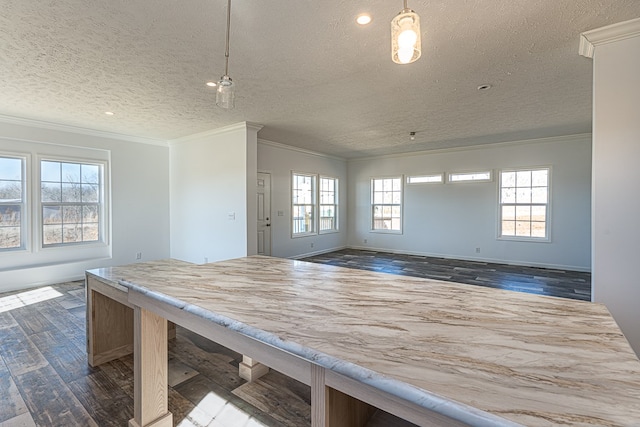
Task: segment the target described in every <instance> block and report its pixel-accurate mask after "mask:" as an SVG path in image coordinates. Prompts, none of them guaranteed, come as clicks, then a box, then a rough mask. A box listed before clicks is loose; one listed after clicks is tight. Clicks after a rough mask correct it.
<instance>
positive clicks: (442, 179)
mask: <svg viewBox="0 0 640 427" xmlns="http://www.w3.org/2000/svg"><path fill="white" fill-rule="evenodd" d="M444 175H445V174H444V172H439V173H431V174H421V175H407V176H405V184H407V185H429V184H444V182H445V177H444ZM411 178H416V179H417V180H416V181H415V182H411ZM420 178H426V181H419V179H420ZM430 178H440V180H438V181H430V180H429V179H430Z"/></svg>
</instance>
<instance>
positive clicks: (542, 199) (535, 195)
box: [499, 168, 550, 240]
mask: <svg viewBox="0 0 640 427" xmlns="http://www.w3.org/2000/svg"><path fill="white" fill-rule="evenodd" d="M549 175H550V174H549V168H539V169H526V170H504V171H501V172H500V230H499V236H500V237H504V238H515V239H525V240H548V239H549Z"/></svg>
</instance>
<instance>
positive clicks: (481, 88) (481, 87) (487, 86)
mask: <svg viewBox="0 0 640 427" xmlns="http://www.w3.org/2000/svg"><path fill="white" fill-rule="evenodd" d="M491 87H492V86H491V85H490V84H483V85H480V86H478V90H489V89H491Z"/></svg>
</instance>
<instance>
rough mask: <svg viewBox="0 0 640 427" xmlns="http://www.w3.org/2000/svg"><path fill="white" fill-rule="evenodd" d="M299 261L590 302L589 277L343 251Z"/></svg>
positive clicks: (561, 272)
mask: <svg viewBox="0 0 640 427" xmlns="http://www.w3.org/2000/svg"><path fill="white" fill-rule="evenodd" d="M302 261H310V262H317V263H322V264H330V265H337V266H340V267H348V268H358V269H362V270H371V271H377V272H383V273H391V274H401V275H406V276H415V277H423V278H427V279H436V280H446V281H449V282H458V283H465V284H469V285H479V286H488V287H491V288H499V289H507V290H511V291H518V292H527V293H531V294H539V295H549V296H554V297H562V298H572V299H577V300H583V301H591V273H585V272H577V271H566V270H553V269H546V268H536V267H521V266H515V265H506V264H491V263H486V262H478V261H462V260H454V259H446V258H434V257H426V256H419V255H403V254H392V253H387V252H375V251H364V250H357V249H344V250H340V251H335V252H329V253H326V254H321V255H315V256H311V257H307V258H303V259H302Z"/></svg>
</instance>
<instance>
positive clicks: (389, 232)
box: [369, 230, 402, 234]
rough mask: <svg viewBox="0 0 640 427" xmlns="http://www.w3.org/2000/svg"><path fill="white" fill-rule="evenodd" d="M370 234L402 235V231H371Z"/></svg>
mask: <svg viewBox="0 0 640 427" xmlns="http://www.w3.org/2000/svg"><path fill="white" fill-rule="evenodd" d="M369 232H370V233H379V234H402V230H369Z"/></svg>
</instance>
